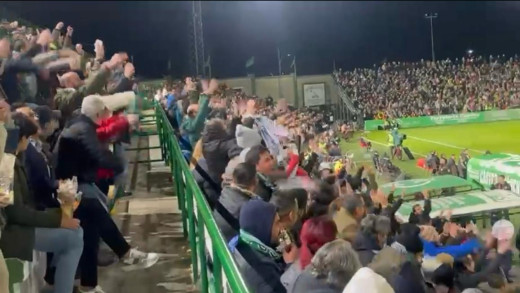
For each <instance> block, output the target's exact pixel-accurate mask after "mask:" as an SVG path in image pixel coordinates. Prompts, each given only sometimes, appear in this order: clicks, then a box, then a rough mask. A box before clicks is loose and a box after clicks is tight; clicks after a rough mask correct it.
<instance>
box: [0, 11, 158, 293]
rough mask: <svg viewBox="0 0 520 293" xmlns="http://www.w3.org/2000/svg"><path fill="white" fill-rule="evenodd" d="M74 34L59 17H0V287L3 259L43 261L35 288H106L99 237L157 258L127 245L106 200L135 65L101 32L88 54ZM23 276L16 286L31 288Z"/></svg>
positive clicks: (119, 168) (144, 259) (5, 284)
mask: <svg viewBox="0 0 520 293" xmlns="http://www.w3.org/2000/svg"><path fill="white" fill-rule="evenodd" d="M73 35H74V29H73V28H72V27H71V26H68V27H65V26H64V23H63V22H59V23H58V24H56V26H55V27H54V28H51V29H47V28H39V29H36V28H31V27H25V26H20V25H19V24H18V23H17V22H16V21H15V22H11V23H9V22H5V21H3V22H2V23H1V24H0V121H1V122H0V164H1V166H2V167H1V170H0V173H1V175H0V182H1V183H0V189H1V190H0V231H1V238H0V292H1V293H7V292H9V286H10V285H9V284H10V283H9V271H8V270H7V266H6V262H5V261H4V258H5V259H7V260H9V259H14V260H18V261H19V262H22V263H24V266H23V267H24V268H29V267H30V268H31V269H29V270H32V268H33V267H34V266H35V264H36V263H42V262H43V263H46V269H45V270H44V271H45V276H44V279H45V282H46V284H45V288H43V289H44V290H47V292H56V293H71V292H73V290H74V287H76V289H77V290H79V292H89V293H102V292H104V291H103V290H102V288H100V287H99V285H98V283H97V277H98V272H97V270H98V251H99V247H100V242H101V241H102V242H105V243H106V244H107V245H108V247H110V249H111V250H112V251H113V252H114V254H115V255H117V256H118V257H119V259H121V261H122V262H124V263H125V264H128V265H140V266H142V267H150V266H152V265H153V264H155V263H156V262H157V260H158V255H157V254H155V253H144V252H141V251H139V250H137V249H135V248H133V247H131V246H130V244H129V243H128V242H127V241H126V240H125V238H124V237H123V235H122V234H121V232H120V231H119V230H118V228H117V226H116V224H115V223H114V221H113V220H112V218H111V216H110V214H109V205H108V200H107V192H108V186H109V185H112V184H113V185H115V187H116V190H117V191H116V192H119V193H124V192H125V191H124V187H125V186H126V182H125V181H126V173H127V170H126V168H127V167H126V165H127V162H126V158H125V156H124V148H125V145H126V144H128V143H129V137H130V132H131V131H133V130H134V129H136V127H138V117H137V116H136V115H135V114H130V111H131V108H132V105H134V103H135V98H136V97H135V96H136V94H135V92H134V90H135V89H136V88H135V87H136V83H135V81H134V72H135V68H134V66H133V65H132V63H130V62H128V55H127V53H124V52H119V53H116V54H114V55H113V56H111V57H110V58H106V56H105V47H104V45H103V42H102V41H101V40H96V41H95V46H94V52H90V53H89V52H86V51H85V50H84V49H83V47H82V45H81V44H76V45H73V43H72V38H73ZM127 113H128V114H127ZM25 264H31V265H30V266H27V265H25ZM16 267H17V266H14V268H16ZM11 269H13V267H11ZM24 271H25V269H24ZM19 274H22V275H26V273H23V272H15V275H19ZM13 277H14V275H13ZM41 279H43V276H42V278H41ZM19 281H20V280H19ZM29 281H30V280H25V281H24V282H22V283H21V284H17V286H18V288H19V290H20V292H23V293H32V292H39V289H40V288H35V287H38V286H37V285H34V284H35V283H38V282H37V281H38V280H36V281H35V282H34V283H32V282H29ZM42 281H43V280H42Z"/></svg>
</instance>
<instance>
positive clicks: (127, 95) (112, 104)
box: [99, 91, 135, 112]
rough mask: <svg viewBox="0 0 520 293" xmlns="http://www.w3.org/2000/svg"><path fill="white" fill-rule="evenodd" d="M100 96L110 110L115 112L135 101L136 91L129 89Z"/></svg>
mask: <svg viewBox="0 0 520 293" xmlns="http://www.w3.org/2000/svg"><path fill="white" fill-rule="evenodd" d="M99 98H100V99H101V100H102V101H103V103H104V104H105V106H106V107H107V108H108V110H110V111H112V112H114V111H117V110H121V109H124V108H126V107H128V106H129V105H130V104H131V103H133V101H134V100H135V93H134V92H132V91H129V92H123V93H117V94H113V95H108V96H100V97H99Z"/></svg>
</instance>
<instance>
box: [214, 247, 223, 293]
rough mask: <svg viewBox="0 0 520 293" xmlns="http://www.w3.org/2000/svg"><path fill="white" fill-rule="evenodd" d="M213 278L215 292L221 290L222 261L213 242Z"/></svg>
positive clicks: (219, 292)
mask: <svg viewBox="0 0 520 293" xmlns="http://www.w3.org/2000/svg"><path fill="white" fill-rule="evenodd" d="M213 280H214V282H215V284H214V287H215V293H221V292H222V262H221V261H220V257H219V256H218V252H217V247H216V246H215V245H214V244H213Z"/></svg>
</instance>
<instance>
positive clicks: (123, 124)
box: [96, 114, 130, 179]
mask: <svg viewBox="0 0 520 293" xmlns="http://www.w3.org/2000/svg"><path fill="white" fill-rule="evenodd" d="M129 125H130V124H129V123H128V119H127V118H126V117H125V116H124V115H120V114H115V115H112V116H111V117H109V118H107V119H104V120H102V121H101V123H100V124H99V126H98V128H97V129H96V133H97V137H98V139H99V140H100V141H101V142H106V141H107V140H109V139H110V138H113V137H115V136H117V135H119V134H121V133H123V132H124V131H126V130H127V129H128V127H129ZM112 177H114V171H113V170H110V169H98V171H97V178H98V179H108V178H112Z"/></svg>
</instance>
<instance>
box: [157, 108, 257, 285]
mask: <svg viewBox="0 0 520 293" xmlns="http://www.w3.org/2000/svg"><path fill="white" fill-rule="evenodd" d="M155 114H156V121H157V133H158V135H159V140H160V142H161V151H162V155H163V156H162V157H163V158H164V161H165V163H166V164H167V165H169V166H170V170H171V173H172V176H173V179H174V182H175V183H174V184H175V191H176V194H177V197H178V204H179V210H180V211H181V213H182V226H183V232H184V237H188V239H189V243H190V250H191V251H190V253H191V263H192V273H193V275H192V278H193V282H194V283H199V286H200V291H201V292H203V293H206V292H216V293H220V292H234V293H235V292H236V293H248V292H250V291H249V290H248V288H247V287H246V285H245V282H244V280H243V279H242V276H241V275H240V272H239V270H238V268H237V266H236V264H235V261H234V259H233V256H232V255H231V253H230V251H229V249H228V247H227V244H226V241H225V240H224V238H223V237H222V235H221V233H220V230H219V228H218V227H217V224H216V222H215V219H214V218H213V214H212V211H211V209H210V207H209V204H208V202H207V201H206V198H205V197H204V195H203V194H202V192H201V190H200V189H199V186H198V184H197V182H196V181H195V179H194V178H193V175H192V173H191V171H190V169H189V167H188V164H187V162H186V160H185V158H184V156H183V154H182V152H181V149H180V146H179V143H178V141H177V138H176V137H175V135H174V131H173V127H172V126H171V124H170V123H169V120H168V118H167V116H166V113H165V111H164V110H163V109H162V107H161V106H160V105H159V104H157V103H156V104H155ZM222 272H223V273H224V274H222ZM229 290H230V291H229Z"/></svg>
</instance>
